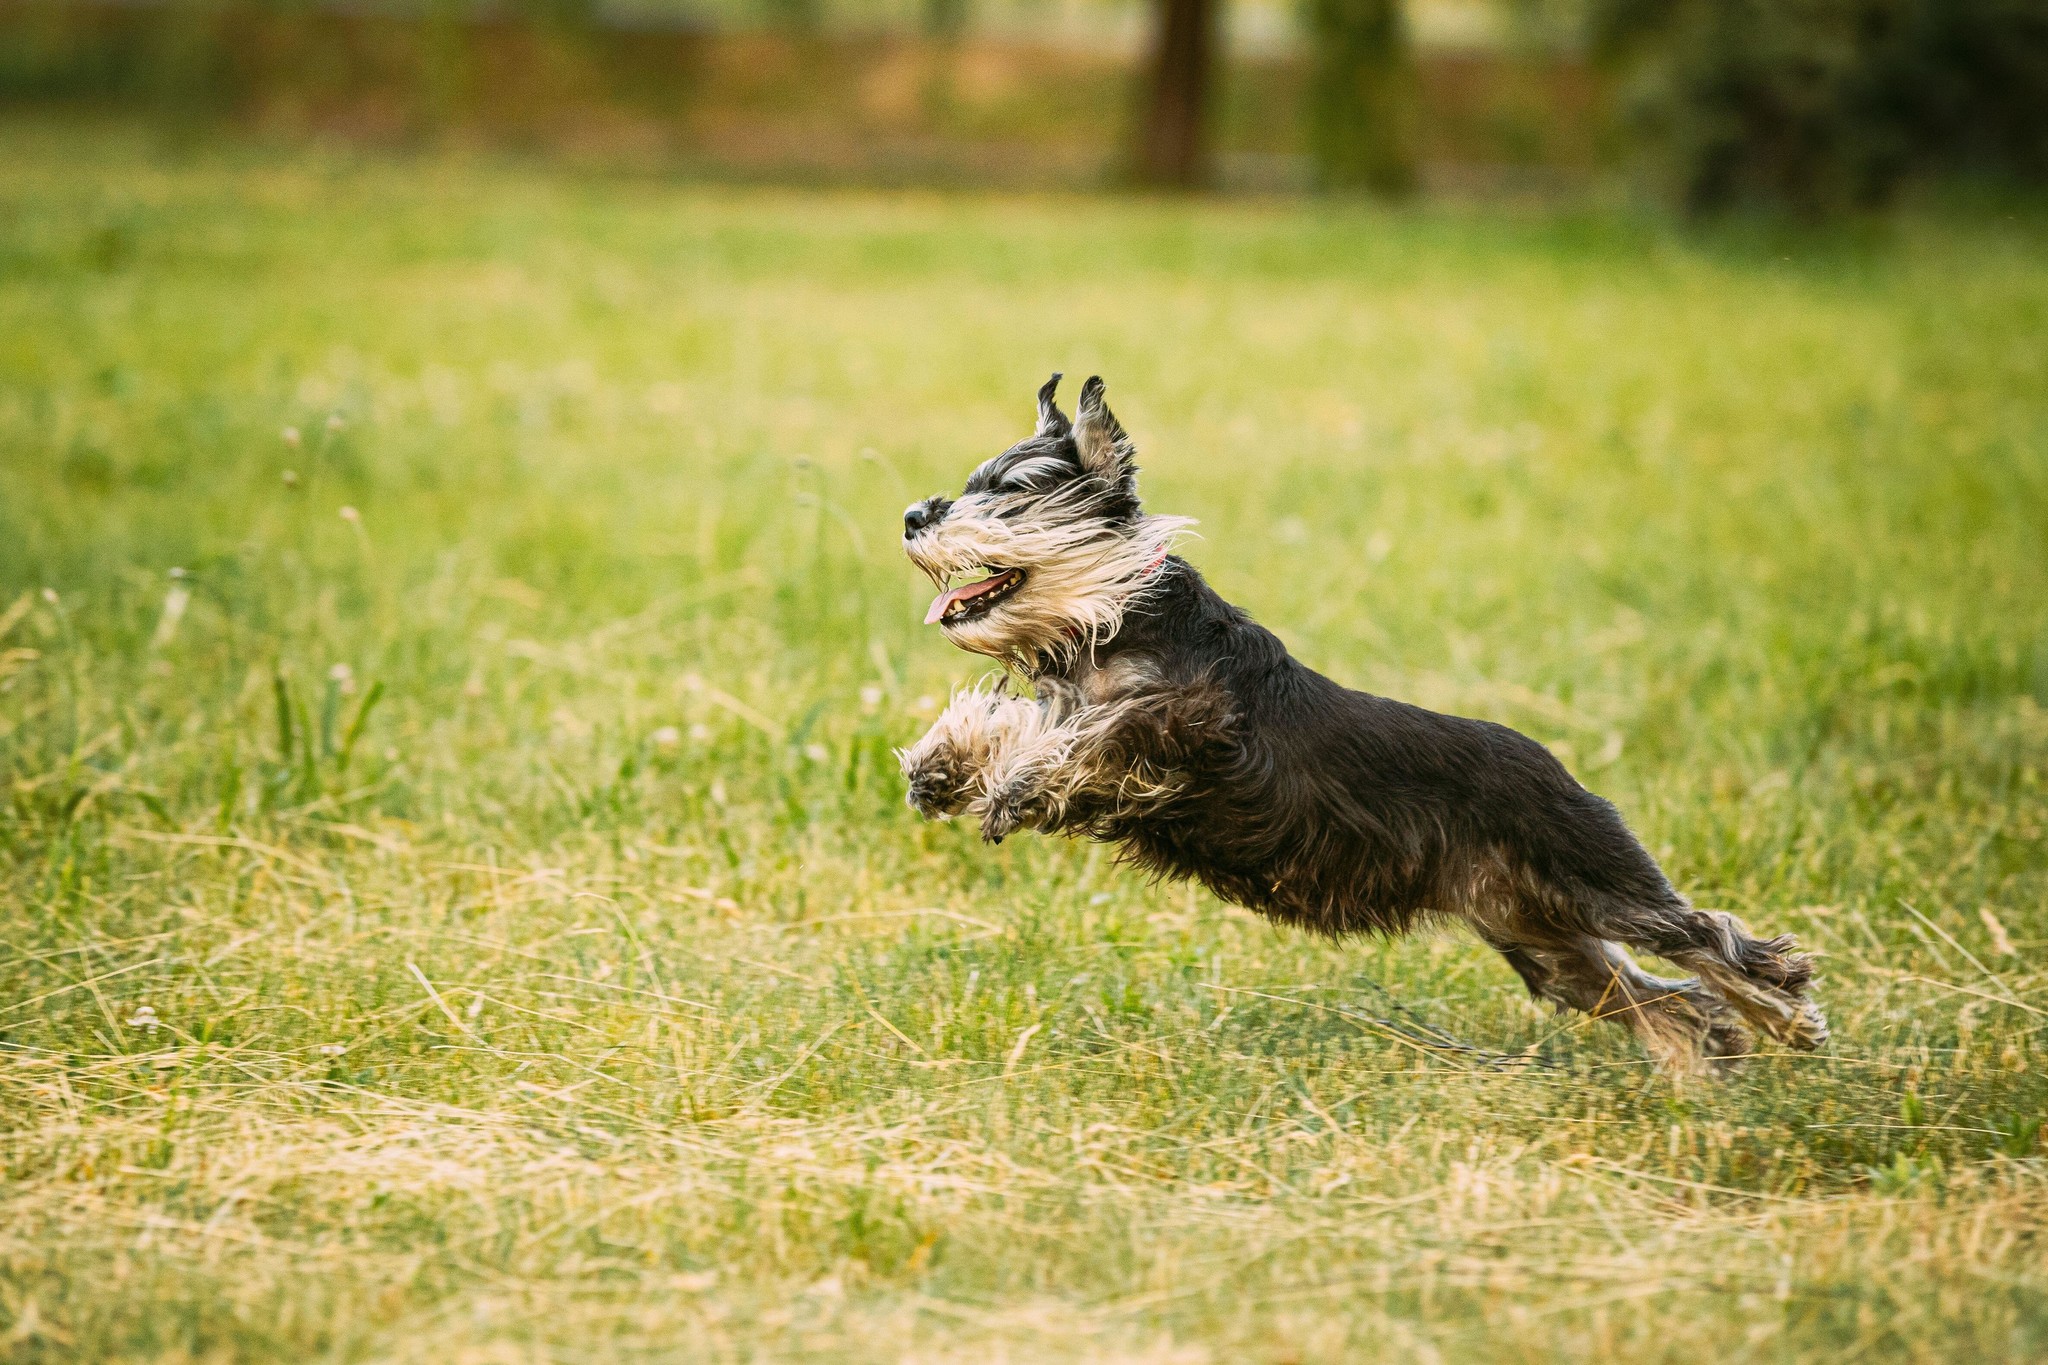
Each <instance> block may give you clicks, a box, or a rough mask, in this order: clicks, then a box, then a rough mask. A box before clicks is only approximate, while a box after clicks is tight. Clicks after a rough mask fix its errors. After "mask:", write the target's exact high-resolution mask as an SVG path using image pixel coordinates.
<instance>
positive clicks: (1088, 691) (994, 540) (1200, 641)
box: [900, 374, 1828, 1071]
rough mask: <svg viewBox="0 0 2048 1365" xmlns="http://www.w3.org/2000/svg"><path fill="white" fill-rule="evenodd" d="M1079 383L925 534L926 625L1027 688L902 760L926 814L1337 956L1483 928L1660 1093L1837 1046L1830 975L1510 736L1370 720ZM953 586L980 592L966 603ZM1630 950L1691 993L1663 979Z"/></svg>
mask: <svg viewBox="0 0 2048 1365" xmlns="http://www.w3.org/2000/svg"><path fill="white" fill-rule="evenodd" d="M1059 382H1060V376H1059V375H1057V374H1056V375H1054V376H1053V377H1052V379H1051V380H1050V381H1048V382H1047V383H1046V385H1045V386H1044V388H1042V389H1040V390H1039V393H1038V424H1037V429H1036V430H1035V431H1034V432H1033V433H1032V434H1031V435H1030V436H1029V437H1027V438H1026V439H1025V440H1023V441H1020V442H1018V443H1017V444H1016V445H1014V446H1012V447H1010V449H1008V450H1006V451H1004V452H1003V453H1002V454H1000V455H997V456H996V457H995V458H993V459H991V460H988V461H987V462H985V463H984V464H982V465H981V466H980V467H979V468H977V469H976V470H975V471H974V472H973V473H972V474H970V475H969V476H968V478H967V483H966V486H965V489H964V491H963V492H962V493H961V495H960V496H959V497H958V498H957V499H955V498H945V497H932V498H927V499H925V500H924V501H922V502H919V503H915V504H913V505H912V506H911V507H910V508H909V509H908V510H907V511H906V512H905V513H904V514H903V548H904V550H905V552H906V553H907V554H908V555H909V557H910V559H911V562H912V563H914V564H915V565H917V567H918V568H920V569H922V570H923V571H924V572H925V573H926V574H927V575H929V576H930V578H931V579H932V581H933V583H934V584H935V585H936V586H937V587H938V588H939V589H940V591H939V595H938V597H937V598H936V599H935V600H934V601H933V602H932V605H931V611H930V612H929V614H928V615H927V616H926V617H925V620H926V622H927V624H936V625H937V626H938V627H939V629H940V630H941V631H942V632H943V633H944V634H945V637H946V639H948V640H949V641H951V642H952V643H953V644H955V645H957V646H959V647H960V648H962V649H965V650H970V651H972V652H974V653H977V654H983V655H987V656H988V657H990V658H992V659H996V660H998V661H1000V662H1001V663H1002V664H1003V665H1005V666H1006V668H1007V669H1008V670H1009V671H1010V673H1013V674H1015V675H1016V676H1017V677H1019V678H1021V679H1022V680H1024V681H1025V682H1027V683H1028V684H1029V685H1030V688H1031V691H1032V693H1033V695H1032V696H1031V697H1028V698H1027V697H1023V696H1018V695H1013V694H1011V692H1010V691H1009V688H1008V679H1007V678H1005V679H1004V680H1003V681H1002V682H999V683H997V684H994V685H988V684H984V685H981V686H977V687H974V688H970V689H967V690H964V691H962V692H960V693H958V694H956V695H955V696H954V697H953V699H952V702H951V704H950V705H949V706H948V707H947V709H946V711H945V712H944V714H942V715H941V716H940V717H939V719H938V721H937V723H936V724H934V725H933V726H932V728H931V730H930V732H929V733H927V734H926V735H925V736H924V737H923V738H922V739H920V740H918V741H917V743H915V744H914V745H912V746H911V747H910V748H909V749H907V750H904V751H903V752H902V753H901V755H900V757H901V760H902V765H903V773H904V776H905V777H906V778H907V779H908V781H909V786H910V792H909V799H910V804H911V806H912V807H913V808H915V809H916V810H917V811H918V812H919V813H920V814H922V815H924V816H926V817H927V818H932V819H942V818H947V817H951V816H955V815H959V814H962V813H966V814H967V815H969V816H971V817H973V818H974V819H976V820H978V821H979V822H980V826H981V833H982V836H983V837H984V838H985V839H987V840H989V841H990V842H994V843H1000V842H1001V841H1002V840H1003V839H1004V838H1006V837H1007V836H1009V835H1010V834H1013V833H1015V832H1016V831H1018V830H1021V829H1029V830H1037V831H1039V832H1041V833H1047V834H1051V833H1063V834H1069V835H1079V836H1085V837H1088V838H1093V839H1098V840H1102V841H1105V842H1108V843H1112V844H1115V845H1118V846H1119V847H1120V849H1121V852H1122V856H1123V858H1124V860H1126V861H1128V862H1130V863H1132V864H1134V865H1136V866H1137V867H1139V868H1142V869H1145V870H1147V871H1149V872H1151V873H1152V874H1154V875H1156V876H1163V877H1172V878H1186V877H1192V878H1194V879H1196V880H1197V881H1199V882H1201V883H1202V884H1203V885H1204V886H1206V887H1208V888H1209V889H1210V890H1211V891H1213V892H1214V893H1215V894H1216V895H1218V896H1219V897H1221V898H1223V899H1224V900H1226V901H1230V902H1232V903H1234V904H1237V905H1242V906H1245V907H1248V908H1249V909H1252V910H1255V911H1257V912H1259V913H1261V914H1263V915H1266V916H1269V917H1270V918H1272V919H1274V920H1276V921H1279V922H1281V923H1284V924H1292V925H1298V926H1301V927H1302V928H1305V929H1309V930H1313V931H1316V932H1319V933H1324V934H1329V935H1342V934H1355V933H1373V934H1388V935H1391V934H1398V933H1402V932H1405V931H1407V930H1409V929H1411V928H1414V927H1416V926H1417V925H1418V924H1420V923H1423V922H1426V921H1429V920H1432V919H1434V920H1462V921H1463V922H1465V923H1466V924H1468V925H1470V926H1471V928H1472V929H1473V930H1474V931H1475V932H1476V933H1477V934H1478V935H1479V937H1480V938H1481V939H1482V940H1484V941H1485V942H1486V943H1487V944H1489V945H1491V946H1492V947H1493V948H1495V949H1497V950H1498V951H1499V952H1500V953H1501V955H1502V956H1503V957H1505V958H1506V959H1507V961H1508V965H1509V966H1511V967H1512V968H1514V970H1515V972H1516V974H1517V975H1519V976H1520V977H1521V979H1522V982H1523V983H1524V984H1525V985H1526V986H1527V987H1528V988H1529V992H1530V994H1531V995H1532V996H1534V997H1536V998H1537V999H1539V1000H1546V1001H1549V1002H1551V1003H1552V1004H1554V1005H1555V1006H1556V1007H1557V1008H1558V1009H1560V1010H1564V1009H1572V1010H1581V1011H1584V1012H1585V1013H1587V1014H1589V1015H1592V1016H1594V1017H1596V1018H1601V1019H1611V1020H1614V1021H1616V1022H1619V1023H1621V1024H1623V1025H1625V1026H1626V1027H1628V1028H1629V1029H1630V1030H1632V1031H1633V1032H1634V1033H1635V1035H1636V1036H1637V1037H1638V1038H1639V1039H1640V1040H1641V1042H1642V1044H1643V1045H1644V1047H1645V1048H1646V1049H1647V1050H1648V1051H1649V1052H1650V1054H1651V1055H1652V1056H1653V1057H1654V1058H1656V1059H1657V1060H1658V1061H1659V1062H1660V1063H1661V1064H1662V1065H1664V1066H1666V1067H1668V1068H1671V1069H1673V1070H1679V1071H1686V1070H1694V1069H1698V1068H1700V1067H1701V1066H1702V1065H1704V1064H1706V1063H1708V1062H1712V1061H1719V1060H1724V1059H1728V1058H1733V1057H1738V1056H1741V1055H1743V1054H1745V1053H1747V1052H1748V1051H1750V1048H1751V1039H1750V1034H1751V1033H1752V1032H1754V1033H1758V1034H1761V1035H1763V1036H1764V1037H1766V1038H1769V1039H1772V1040H1774V1041H1776V1042H1779V1043H1782V1044H1785V1045H1787V1046H1790V1047H1794V1048H1801V1049H1810V1048H1815V1047H1818V1046H1820V1045H1821V1044H1822V1043H1823V1042H1825V1041H1826V1039H1827V1036H1828V1029H1827V1022H1826V1020H1825V1019H1824V1018H1823V1017H1822V1015H1821V1012H1820V1010H1819V1008H1818V1007H1817V1006H1816V1005H1815V1004H1814V1002H1813V1000H1812V999H1811V998H1810V996H1809V987H1810V985H1811V982H1812V977H1813V963H1812V959H1811V958H1809V957H1808V956H1806V955H1805V954H1804V953H1801V952H1799V951H1798V950H1797V946H1796V945H1795V943H1794V942H1793V940H1792V939H1791V938H1790V937H1789V936H1780V937H1777V938H1769V939H1758V938H1755V937H1753V936H1752V935H1751V934H1750V933H1749V932H1748V930H1747V929H1746V928H1745V927H1744V926H1743V925H1742V923H1741V922H1740V921H1738V920H1736V919H1735V918H1734V917H1733V916H1732V915H1728V914H1724V913H1721V912H1718V911H1711V910H1700V909H1696V908H1694V907H1693V906H1692V905H1691V904H1690V903H1689V902H1688V901H1687V900H1686V899H1685V897H1683V896H1682V895H1680V894H1679V893H1678V892H1677V891H1675V890H1673V889H1672V886H1671V883H1670V882H1669V881H1668V880H1667V879H1666V878H1665V876H1664V873H1663V871H1662V870H1661V869H1660V868H1659V867H1658V865H1657V863H1656V860H1655V859H1653V858H1652V857H1651V856H1650V854H1649V853H1648V851H1646V850H1645V849H1644V848H1643V846H1642V844H1641V843H1640V842H1638V841H1637V839H1636V838H1635V836H1634V835H1633V834H1631V833H1630V832H1629V829H1628V827H1627V825H1625V824H1624V823H1623V822H1622V819H1621V816H1620V814H1619V813H1618V812H1617V811H1616V810H1615V808H1614V807H1613V806H1612V805H1610V804H1609V803H1608V802H1606V801H1605V800H1603V799H1601V798H1600V797H1598V796H1595V795H1594V794H1593V793H1591V792H1589V791H1587V790H1586V789H1585V788H1584V787H1582V786H1580V785H1579V784H1578V782H1577V781H1576V780H1574V779H1573V777H1572V775H1571V774H1570V773H1569V772H1567V771H1566V770H1565V768H1564V765H1563V764H1561V763H1559V762H1558V760H1557V759H1556V758H1555V757H1553V756H1552V755H1551V753H1550V751H1549V750H1548V749H1546V748H1544V747H1543V745H1541V744H1539V743H1537V742H1536V741H1535V740H1533V739H1530V738H1529V737H1527V736H1526V735H1522V734H1519V733H1517V732H1516V731H1514V730H1511V729H1508V728H1507V727H1506V726H1502V725H1496V724H1492V723H1490V722H1487V721H1480V720H1467V719H1464V718H1462V717H1458V716H1445V715H1438V714H1436V713H1435V712H1432V711H1425V710H1423V709H1421V708H1420V707H1416V706H1410V705H1407V704H1406V703H1403V702H1399V701H1393V700H1390V699H1388V698H1385V697H1376V696H1372V695H1370V694H1368V693H1364V692H1354V691H1352V690H1350V689H1348V688H1345V687H1341V686H1339V685H1338V684H1336V683H1334V682H1332V681H1330V680H1329V679H1328V678H1325V677H1323V676H1322V675H1321V674H1319V673H1316V672H1314V671H1313V670H1311V669H1309V668H1307V667H1306V666H1304V665H1303V664H1301V663H1299V662H1297V661H1296V660H1295V659H1294V658H1293V657H1291V656H1290V655H1289V654H1288V652H1287V649H1286V646H1284V645H1283V644H1281V642H1280V641H1279V639H1278V638H1276V637H1275V636H1274V635H1273V634H1272V633H1271V632H1269V631H1267V630H1265V629H1263V628H1261V627H1260V626H1259V625H1257V624H1256V623H1255V622H1253V621H1252V619H1251V618H1250V617H1249V616H1247V615H1246V614H1245V613H1244V612H1243V611H1241V610H1239V609H1238V608H1236V607H1234V606H1232V605H1231V604H1230V603H1228V602H1226V601H1224V600H1223V599H1222V598H1221V597H1219V596H1218V595H1217V594H1216V593H1215V591H1214V590H1212V589H1211V588H1210V587H1209V585H1208V583H1207V582H1205V581H1204V580H1203V578H1202V575H1201V574H1200V573H1198V572H1196V570H1195V568H1194V566H1193V565H1191V564H1189V563H1188V562H1187V561H1186V560H1184V559H1182V558H1181V557H1180V556H1179V555H1177V554H1175V553H1174V546H1175V543H1176V541H1177V539H1178V538H1179V537H1180V536H1181V535H1182V534H1183V533H1184V532H1185V531H1186V529H1187V528H1188V527H1189V526H1190V525H1191V524H1192V523H1191V522H1189V521H1188V520H1187V519H1186V518H1183V517H1168V516H1158V515H1154V514H1151V513H1148V512H1146V511H1145V510H1144V508H1143V507H1142V505H1141V504H1140V503H1139V500H1138V468H1137V463H1136V458H1135V456H1136V452H1135V449H1134V448H1133V445H1132V443H1131V440H1130V438H1129V437H1128V436H1127V435H1126V434H1125V432H1124V429H1123V428H1122V427H1121V426H1120V425H1119V424H1118V422H1117V419H1116V417H1115V416H1114V415H1113V414H1111V412H1110V410H1109V406H1108V404H1107V403H1106V402H1105V401H1104V399H1103V385H1102V381H1101V380H1100V379H1099V378H1098V379H1090V380H1089V381H1088V382H1087V383H1086V384H1084V385H1083V386H1082V388H1081V395H1080V400H1079V403H1078V405H1077V407H1076V409H1075V415H1074V417H1073V418H1072V419H1071V420H1070V419H1069V418H1068V417H1067V416H1066V414H1064V413H1062V412H1061V411H1060V409H1059V407H1058V404H1057V401H1056V399H1057V395H1058V390H1059ZM956 579H968V580H970V581H963V582H956V581H955V580H956ZM1630 948H1635V949H1638V950H1641V951H1643V952H1647V953H1652V954H1654V955H1656V956H1658V957H1660V958H1663V959H1665V960H1667V961H1670V962H1673V963H1676V964H1678V965H1679V966H1680V967H1681V968H1682V969H1684V970H1685V971H1688V972H1691V973H1693V974H1694V975H1693V976H1691V977H1688V978H1685V979H1669V978H1665V977H1660V976H1653V975H1651V974H1649V973H1648V972H1645V971H1644V970H1643V969H1642V968H1641V967H1639V966H1638V965H1637V964H1636V962H1635V960H1634V959H1633V958H1632V957H1631V956H1630V955H1629V951H1628V950H1629V949H1630Z"/></svg>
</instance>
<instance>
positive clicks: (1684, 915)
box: [1588, 892, 1828, 1051]
mask: <svg viewBox="0 0 2048 1365" xmlns="http://www.w3.org/2000/svg"><path fill="white" fill-rule="evenodd" d="M1588 927H1589V928H1590V929H1592V930H1594V931H1595V932H1597V933H1600V934H1602V935H1605V936H1607V937H1610V938H1615V939H1619V940H1621V941H1622V942H1624V943H1627V944H1629V945H1630V946H1632V947H1635V948H1638V949H1640V950H1641V951H1643V952H1646V953H1654V954H1656V955H1657V956H1658V957H1661V958H1664V959H1666V960H1668V961H1671V962H1675V963H1677V964H1678V965H1679V966H1680V967H1683V968H1685V969H1686V970H1687V971H1690V972H1697V973H1698V974H1699V978H1700V981H1701V982H1702V984H1704V985H1705V986H1706V987H1707V988H1708V989H1710V990H1712V991H1713V992H1714V993H1715V994H1717V995H1719V996H1720V997H1721V998H1722V999H1723V1000H1726V1001H1727V1002H1728V1004H1729V1005H1731V1006H1733V1007H1734V1008H1735V1009H1736V1010H1737V1011H1738V1012H1739V1013H1740V1014H1741V1015H1742V1018H1743V1019H1744V1021H1746V1022H1747V1023H1748V1024H1749V1026H1750V1027H1751V1028H1753V1029H1755V1030H1756V1031H1757V1032H1759V1033H1761V1034H1763V1035H1764V1036H1765V1037H1767V1038H1770V1039H1773V1040H1774V1041H1776V1042H1779V1043H1783V1044H1784V1045H1785V1046H1787V1047H1793V1048H1798V1049H1800V1050H1801V1051H1811V1050H1812V1049H1814V1048H1817V1047H1819V1046H1820V1045H1821V1044H1823V1043H1825V1042H1826V1041H1827V1040H1828V1023H1827V1019H1826V1017H1825V1016H1823V1015H1822V1014H1821V1012H1820V1007H1819V1006H1818V1005H1816V1004H1815V1003H1814V1002H1813V1000H1812V999H1811V998H1810V997H1809V995H1808V990H1809V988H1810V987H1811V985H1812V982H1813V959H1812V958H1810V957H1808V956H1807V955H1806V954H1805V953H1802V952H1800V951H1799V949H1798V944H1797V943H1796V942H1795V941H1794V940H1793V938H1792V936H1791V935H1790V934H1781V935H1779V936H1778V937H1776V938H1768V939H1759V938H1755V937H1753V936H1752V935H1751V934H1750V932H1749V930H1748V928H1747V926H1745V925H1744V924H1743V923H1742V921H1741V920H1738V919H1736V918H1735V916H1733V915H1730V914H1727V913H1725V912H1723V911H1719V910H1697V909H1694V908H1693V907H1692V906H1691V905H1688V904H1687V903H1686V902H1685V900H1684V899H1683V898H1682V897H1680V896H1678V895H1677V894H1676V893H1675V892H1674V893H1672V894H1671V896H1670V898H1669V899H1668V900H1665V901H1661V902H1660V903H1657V904H1653V905H1634V904H1624V905H1620V906H1617V907H1615V908H1612V909H1609V910H1606V911H1604V912H1603V913H1600V914H1598V915H1597V916H1596V917H1594V922H1593V923H1591V924H1589V925H1588Z"/></svg>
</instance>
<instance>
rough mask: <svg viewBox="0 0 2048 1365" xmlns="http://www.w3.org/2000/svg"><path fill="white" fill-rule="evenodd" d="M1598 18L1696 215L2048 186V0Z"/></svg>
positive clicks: (1638, 5)
mask: <svg viewBox="0 0 2048 1365" xmlns="http://www.w3.org/2000/svg"><path fill="white" fill-rule="evenodd" d="M1592 23H1593V36H1594V39H1595V45H1596V50H1597V51H1598V52H1600V53H1602V54H1603V55H1604V56H1605V57H1606V58H1607V59H1609V61H1610V62H1611V63H1613V64H1614V65H1616V66H1617V67H1618V68H1619V69H1620V70H1621V71H1622V72H1623V73H1624V75H1625V85H1624V88H1623V105H1624V118H1625V120H1626V122H1627V124H1628V125H1629V127H1630V129H1631V131H1632V132H1633V133H1634V134H1635V135H1636V137H1637V142H1638V148H1639V150H1640V151H1642V152H1643V153H1644V154H1645V159H1646V161H1647V162H1648V164H1649V166H1650V167H1651V169H1652V171H1653V173H1654V174H1655V175H1656V177H1657V178H1658V179H1660V180H1661V181H1663V182H1664V185H1665V187H1666V188H1667V189H1668V190H1669V191H1670V192H1671V193H1672V194H1673V195H1674V196H1675V197H1676V198H1678V199H1679V200H1680V201H1681V202H1682V203H1683V204H1685V205H1686V207H1687V208H1688V209H1690V210H1692V211H1694V212H1704V211H1710V210H1715V209H1721V208H1726V207H1729V206H1732V205H1735V204H1738V203H1745V202H1747V203H1772V204H1779V205H1782V206H1786V207H1789V208H1791V209H1793V210H1795V211H1798V212H1801V213H1803V214H1806V215H1809V216H1813V215H1818V214H1821V213H1825V212H1828V211H1830V210H1834V209H1838V208H1842V207H1847V206H1871V205H1876V204H1880V203H1883V202H1884V201H1886V200H1887V199H1889V198H1890V197H1891V196H1892V195H1893V194H1894V192H1895V191H1896V190H1897V188H1898V187H1899V185H1900V184H1901V183H1902V182H1903V181H1904V180H1905V179H1907V178H1908V177H1909V176H1912V175H1914V174H1917V173H1925V172H1936V171H1956V170H1976V171H1982V172H1990V173H1993V174H1998V175H2007V176H2013V177H2017V178H2023V179H2031V180H2040V179H2044V178H2048V0H1596V3H1595V5H1594V8H1593V13H1592Z"/></svg>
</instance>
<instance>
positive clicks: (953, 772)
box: [903, 751, 973, 820]
mask: <svg viewBox="0 0 2048 1365" xmlns="http://www.w3.org/2000/svg"><path fill="white" fill-rule="evenodd" d="M903 775H904V777H906V778H908V779H909V781H910V791H909V793H908V795H907V799H908V800H909V802H910V808H911V809H912V810H914V811H916V812H917V813H918V814H919V815H922V816H923V817H924V818H925V819H927V820H944V819H947V818H948V817H950V816H954V815H958V814H959V813H960V812H961V811H963V810H965V809H967V799H968V797H969V796H970V795H972V794H973V793H972V788H973V777H972V775H971V774H970V773H969V772H968V771H967V770H966V769H965V768H964V767H963V766H961V765H960V764H959V763H957V762H954V761H953V758H952V755H951V754H949V753H947V752H944V751H941V752H938V753H934V754H929V755H925V756H923V757H921V758H920V759H919V760H918V761H917V762H915V763H911V762H906V763H905V764H904V767H903Z"/></svg>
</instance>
